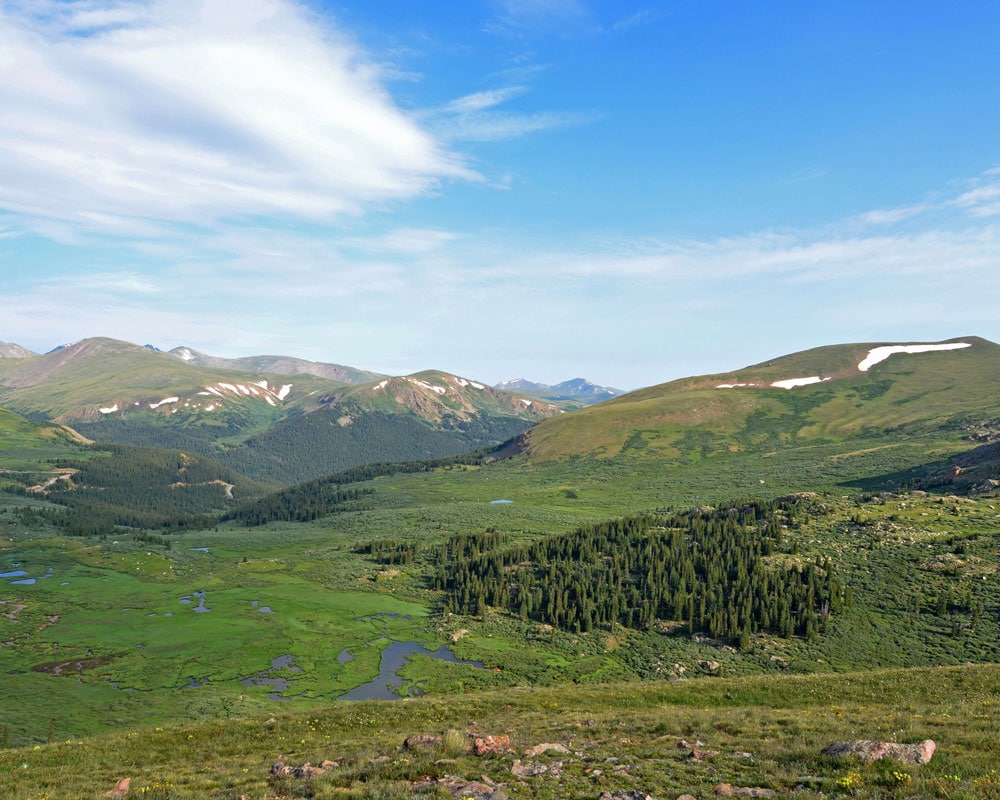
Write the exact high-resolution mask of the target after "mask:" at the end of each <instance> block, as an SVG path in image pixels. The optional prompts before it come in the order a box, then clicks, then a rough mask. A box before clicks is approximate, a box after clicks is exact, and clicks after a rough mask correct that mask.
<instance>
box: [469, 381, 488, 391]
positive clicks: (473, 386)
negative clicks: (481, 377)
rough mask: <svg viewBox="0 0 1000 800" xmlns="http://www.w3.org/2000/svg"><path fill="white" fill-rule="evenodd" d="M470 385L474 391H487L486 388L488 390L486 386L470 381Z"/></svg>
mask: <svg viewBox="0 0 1000 800" xmlns="http://www.w3.org/2000/svg"><path fill="white" fill-rule="evenodd" d="M469 385H470V386H471V387H472V388H473V389H485V388H486V387H485V386H483V385H482V384H481V383H476V382H475V381H469Z"/></svg>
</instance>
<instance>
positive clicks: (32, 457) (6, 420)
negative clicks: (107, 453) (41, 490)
mask: <svg viewBox="0 0 1000 800" xmlns="http://www.w3.org/2000/svg"><path fill="white" fill-rule="evenodd" d="M86 441H87V440H86V439H84V438H83V437H81V436H80V435H79V434H78V433H77V432H76V431H74V430H72V429H70V428H66V427H63V426H61V425H50V424H45V423H37V422H31V421H30V420H27V419H25V418H24V417H22V416H20V415H18V414H15V413H14V412H12V411H9V410H7V409H5V408H0V486H2V485H3V484H4V483H8V482H12V483H13V484H15V485H17V484H24V483H31V482H33V481H32V480H29V478H30V476H27V477H24V478H23V479H22V478H21V477H20V473H21V472H22V471H32V472H33V471H35V470H49V469H50V468H51V464H50V463H49V462H51V460H52V459H56V458H67V457H69V456H75V455H78V454H79V452H80V445H81V444H85V443H86Z"/></svg>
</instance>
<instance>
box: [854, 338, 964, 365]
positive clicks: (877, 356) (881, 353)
mask: <svg viewBox="0 0 1000 800" xmlns="http://www.w3.org/2000/svg"><path fill="white" fill-rule="evenodd" d="M966 347H972V345H971V344H970V343H968V342H950V343H948V344H893V345H888V346H886V347H875V348H872V349H871V350H869V351H868V355H867V356H865V358H864V360H863V361H862V362H861V363H860V364H858V369H859V370H861V372H867V371H868V370H869V369H871V368H872V367H874V366H875V365H876V364H879V363H881V362H883V361H885V360H886V359H887V358H888V357H889V356H894V355H896V354H897V353H932V352H935V351H938V350H962V349H963V348H966Z"/></svg>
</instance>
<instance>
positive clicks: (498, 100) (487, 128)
mask: <svg viewBox="0 0 1000 800" xmlns="http://www.w3.org/2000/svg"><path fill="white" fill-rule="evenodd" d="M527 91H528V89H527V87H526V86H505V87H502V88H499V89H489V90H486V91H482V92H476V93H474V94H468V95H465V96H463V97H458V98H456V99H454V100H452V101H450V102H449V103H446V104H445V105H444V106H443V107H442V108H441V109H440V110H439V111H438V112H437V113H435V114H433V115H431V117H430V125H431V127H432V128H433V129H434V130H435V131H436V132H437V134H438V135H439V136H440V137H441V138H442V139H445V140H447V141H454V142H492V141H500V140H504V139H515V138H517V137H519V136H525V135H527V134H530V133H538V132H540V131H546V130H554V129H558V128H568V127H574V126H577V125H587V124H589V123H591V122H593V121H594V120H596V119H598V118H599V116H600V115H599V114H597V113H596V112H586V111H509V110H505V111H498V110H495V109H496V107H497V106H500V105H502V104H504V103H507V102H509V101H511V100H513V99H514V98H517V97H520V96H522V95H524V94H525V93H526V92H527Z"/></svg>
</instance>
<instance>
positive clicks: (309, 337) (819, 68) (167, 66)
mask: <svg viewBox="0 0 1000 800" xmlns="http://www.w3.org/2000/svg"><path fill="white" fill-rule="evenodd" d="M998 41H1000V6H998V5H997V4H996V3H995V2H975V1H974V0H972V1H970V2H963V3H960V4H944V3H941V2H913V1H912V0H910V1H908V2H888V1H887V2H879V3H871V2H838V3H829V4H823V5H822V6H820V5H818V4H808V3H799V2H766V1H762V2H755V3H737V2H713V1H712V0H688V1H685V0H679V1H678V2H669V3H668V2H662V3H653V2H631V1H630V0H622V1H621V2H614V3H612V2H587V1H586V0H478V1H477V0H463V1H462V2H448V1H444V0H442V1H440V2H433V3H430V2H428V3H414V2H411V1H410V0H366V1H365V2H353V0H350V1H348V2H337V3H324V2H308V3H306V2H292V0H239V2H238V3H233V2H231V0H183V1H182V0H117V1H112V0H80V2H57V1H55V0H0V109H2V110H0V290H2V293H3V299H4V303H3V310H2V311H0V339H2V340H4V341H9V342H16V343H18V344H21V345H23V346H26V347H29V348H31V349H34V350H36V351H44V350H48V349H50V348H51V347H53V346H54V345H56V344H59V343H62V342H66V341H73V340H76V339H79V338H83V337H87V336H97V335H102V336H112V337H116V338H121V339H127V340H129V341H134V342H138V343H147V342H148V343H152V344H155V345H157V346H159V347H162V348H164V349H166V348H170V347H174V346H178V345H187V346H190V347H194V348H195V349H198V350H202V351H204V352H208V353H211V354H214V355H224V356H239V355H251V354H260V353H281V354H287V355H295V356H299V357H303V358H310V359H314V360H320V361H330V362H336V363H342V364H350V365H353V366H357V367H362V368H365V369H371V370H378V371H381V372H388V373H393V374H400V373H407V372H413V371H416V370H419V369H426V368H437V369H444V370H448V371H452V372H456V373H458V374H462V375H466V376H469V377H472V378H477V379H480V380H487V381H489V382H491V383H492V382H496V381H499V380H502V379H507V378H513V377H518V376H526V377H529V378H531V379H534V380H539V381H544V382H550V383H554V382H557V381H560V380H565V379H567V378H570V377H575V376H579V375H582V376H585V377H588V378H590V379H591V380H594V381H596V382H599V383H604V384H609V385H614V386H619V387H621V388H626V389H630V388H637V387H639V386H644V385H650V384H654V383H659V382H661V381H665V380H669V379H672V378H676V377H682V376H685V375H690V374H701V373H707V372H717V371H724V370H729V369H734V368H738V367H740V366H743V365H746V364H749V363H754V362H757V361H761V360H764V359H766V358H768V357H771V356H775V355H780V354H782V353H786V352H791V351H795V350H801V349H805V348H807V347H812V346H818V345H823V344H833V343H837V342H852V341H853V342H857V341H878V342H889V343H909V342H919V341H935V340H939V339H943V338H950V337H956V336H965V335H973V334H975V335H980V336H985V337H986V338H990V339H993V340H994V341H997V340H1000V315H998V314H997V311H996V309H997V305H998V301H1000V48H998V47H997V45H996V43H997V42H998Z"/></svg>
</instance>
